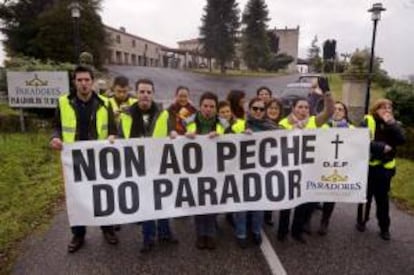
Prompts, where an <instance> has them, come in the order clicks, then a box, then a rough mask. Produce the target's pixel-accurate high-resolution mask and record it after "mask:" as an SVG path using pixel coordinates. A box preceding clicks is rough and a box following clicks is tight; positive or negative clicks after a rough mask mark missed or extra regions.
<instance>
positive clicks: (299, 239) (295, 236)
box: [292, 234, 306, 244]
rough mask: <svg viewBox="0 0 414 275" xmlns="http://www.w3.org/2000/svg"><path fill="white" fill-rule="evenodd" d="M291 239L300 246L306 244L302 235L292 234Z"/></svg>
mask: <svg viewBox="0 0 414 275" xmlns="http://www.w3.org/2000/svg"><path fill="white" fill-rule="evenodd" d="M292 238H293V239H294V240H295V241H297V242H300V243H302V244H306V240H305V238H303V236H302V234H297V235H296V234H292Z"/></svg>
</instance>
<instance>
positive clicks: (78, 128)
mask: <svg viewBox="0 0 414 275" xmlns="http://www.w3.org/2000/svg"><path fill="white" fill-rule="evenodd" d="M73 75H74V84H75V88H76V90H75V93H71V94H65V95H63V96H61V97H60V98H59V102H58V106H57V109H56V116H55V120H54V123H53V126H54V132H53V136H52V139H51V141H50V147H51V148H52V149H54V150H59V151H60V150H62V148H63V145H64V143H72V142H77V141H83V140H102V139H108V140H109V141H110V142H113V141H114V139H115V135H116V133H117V130H116V126H115V122H114V117H113V112H112V108H111V106H110V104H109V102H108V99H107V98H105V97H103V96H100V95H98V94H97V93H95V92H94V91H93V90H92V86H93V80H94V75H93V71H92V69H90V68H89V67H86V66H78V67H76V68H75V71H74V74H73ZM101 229H102V233H103V235H104V237H105V240H106V241H107V242H108V243H109V244H117V243H118V238H117V236H116V235H115V232H114V228H113V226H101ZM71 231H72V234H73V237H72V240H71V241H70V243H69V245H68V252H69V253H73V252H76V251H77V250H79V249H80V248H81V247H82V246H83V244H84V240H85V234H86V227H85V226H72V227H71Z"/></svg>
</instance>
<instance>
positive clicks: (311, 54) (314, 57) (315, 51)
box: [308, 35, 322, 72]
mask: <svg viewBox="0 0 414 275" xmlns="http://www.w3.org/2000/svg"><path fill="white" fill-rule="evenodd" d="M317 43H318V36H316V35H315V37H314V38H313V40H312V43H311V46H310V48H309V49H308V60H309V65H310V66H311V67H312V70H313V71H315V72H320V71H321V70H322V58H321V57H320V55H319V54H320V52H321V49H320V48H319V46H318V45H317Z"/></svg>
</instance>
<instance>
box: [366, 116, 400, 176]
mask: <svg viewBox="0 0 414 275" xmlns="http://www.w3.org/2000/svg"><path fill="white" fill-rule="evenodd" d="M364 119H365V120H366V121H367V126H368V129H369V136H370V138H371V140H374V139H375V130H376V128H377V123H376V122H375V119H374V117H373V116H372V115H365V116H364ZM369 165H370V166H378V165H382V166H383V167H384V168H385V169H394V168H395V165H396V162H395V158H394V159H392V160H390V161H388V162H386V163H382V161H381V160H378V159H373V160H370V162H369Z"/></svg>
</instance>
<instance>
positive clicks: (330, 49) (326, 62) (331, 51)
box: [322, 39, 337, 73]
mask: <svg viewBox="0 0 414 275" xmlns="http://www.w3.org/2000/svg"><path fill="white" fill-rule="evenodd" d="M322 56H323V71H324V72H328V73H332V72H336V63H337V62H336V61H337V54H336V40H335V39H327V40H325V42H323V55H322Z"/></svg>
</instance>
